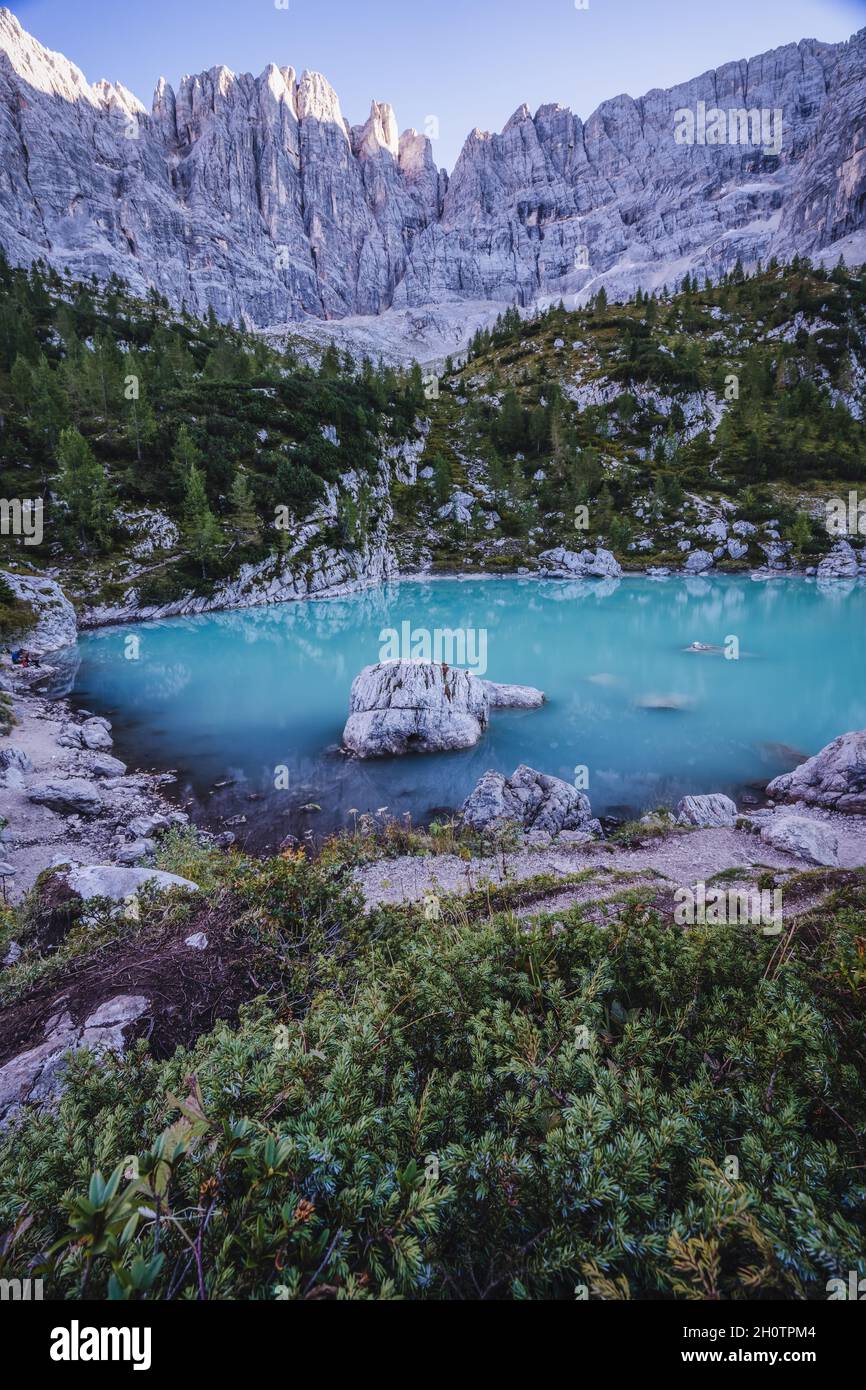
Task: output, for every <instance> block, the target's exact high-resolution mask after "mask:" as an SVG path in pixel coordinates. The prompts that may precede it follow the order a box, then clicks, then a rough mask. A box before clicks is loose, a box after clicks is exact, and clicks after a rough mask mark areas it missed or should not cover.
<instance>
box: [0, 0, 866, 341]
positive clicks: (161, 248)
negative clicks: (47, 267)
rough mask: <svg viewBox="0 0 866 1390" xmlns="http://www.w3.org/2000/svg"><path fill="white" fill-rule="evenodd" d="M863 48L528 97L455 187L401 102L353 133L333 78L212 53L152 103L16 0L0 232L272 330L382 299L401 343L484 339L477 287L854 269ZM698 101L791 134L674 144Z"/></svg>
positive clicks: (11, 240)
mask: <svg viewBox="0 0 866 1390" xmlns="http://www.w3.org/2000/svg"><path fill="white" fill-rule="evenodd" d="M864 50H866V31H861V33H859V34H857V35H855V36H854V37H853V38H852V39H851V40H850V41H849V42H848V43H842V44H823V43H820V42H817V41H816V40H813V39H805V40H803V41H802V42H800V43H799V44H788V45H786V46H785V47H782V48H779V49H776V50H774V51H772V52H770V53H766V54H763V55H761V56H759V57H757V58H753V59H751V60H750V61H744V60H743V61H736V62H731V63H727V64H725V65H724V66H723V67H721V68H719V69H717V70H715V71H708V72H705V73H703V74H702V75H701V76H700V77H696V78H694V79H692V80H691V81H689V82H684V83H682V84H680V85H679V86H677V87H674V88H672V89H670V90H667V91H663V90H660V89H654V90H653V91H650V92H648V93H647V94H646V95H645V96H643V97H638V98H633V97H630V96H618V97H615V98H614V99H613V100H610V101H606V102H604V103H603V104H602V105H601V106H600V107H599V108H598V110H597V111H595V112H594V113H593V114H592V115H591V116H590V117H589V118H588V119H587V120H586V121H585V122H584V121H583V120H581V119H580V118H579V117H578V116H575V115H574V114H573V113H572V112H571V111H569V110H567V109H566V108H564V107H561V106H557V105H545V106H541V107H540V108H539V109H538V110H537V111H536V112H535V114H534V115H533V114H532V113H531V112H530V111H529V109H528V108H527V107H526V106H519V107H518V108H517V110H516V111H515V112H514V114H513V116H512V117H511V119H510V120H509V121H508V122H507V124H506V125H505V127H504V129H503V130H502V132H501V133H500V134H489V133H487V132H482V131H480V130H474V131H472V133H471V134H470V135H469V137H468V138H467V140H466V143H465V145H464V147H463V151H462V153H461V155H460V157H459V159H458V161H457V164H456V166H455V169H454V172H453V174H452V176H451V178H450V179H449V178H447V177H446V176H445V174H444V173H443V172H440V171H438V170H437V169H436V167H435V164H434V158H433V147H432V145H431V143H430V141H429V140H428V139H427V137H426V136H424V135H419V134H418V133H417V132H416V131H414V130H409V131H405V132H404V133H403V134H402V135H398V133H397V124H396V120H395V117H394V113H393V111H392V109H391V108H390V107H389V106H388V105H387V104H386V103H380V102H373V103H372V106H371V110H370V115H369V118H368V119H367V121H366V122H364V123H363V124H362V125H359V126H355V127H350V126H349V125H348V124H347V122H346V120H345V118H344V116H343V114H342V111H341V109H340V103H339V100H338V98H337V94H336V93H335V92H334V90H333V89H332V88H331V86H330V85H329V84H328V82H327V81H326V80H325V78H324V77H322V76H321V75H320V74H319V73H315V72H304V73H302V74H301V76H300V77H298V76H297V74H296V73H295V71H294V69H293V68H290V67H278V66H276V65H274V64H271V65H269V66H268V67H267V68H265V70H264V71H263V72H262V73H261V74H260V75H259V76H258V77H253V76H250V75H249V74H235V73H233V72H231V71H230V70H229V69H228V68H226V67H213V68H211V69H210V70H209V71H207V72H202V73H199V74H197V75H195V76H190V77H185V78H184V79H183V80H182V82H181V84H180V86H179V87H178V89H177V91H175V90H173V89H172V87H170V86H169V85H168V83H166V82H165V81H164V80H162V79H161V80H160V82H159V83H158V85H157V88H156V92H155V94H154V98H153V104H152V108H151V111H150V112H149V113H148V112H147V111H146V109H145V108H144V106H143V105H142V104H141V102H139V101H138V100H137V98H135V97H134V96H132V94H131V93H130V92H128V91H127V90H126V89H125V88H124V87H122V86H121V85H120V84H111V83H107V82H101V83H97V84H95V85H93V86H91V85H89V84H88V82H87V81H86V79H85V77H84V75H83V74H82V73H81V72H80V71H79V69H78V68H76V67H75V66H74V64H72V63H70V62H69V61H68V60H67V59H65V58H63V57H62V56H61V55H59V54H53V53H50V52H49V51H48V50H47V49H45V48H43V46H42V45H41V44H39V43H38V42H37V41H36V40H35V39H33V38H32V37H31V36H30V35H28V34H27V33H26V32H25V31H24V30H23V29H22V28H21V26H20V25H19V23H18V21H17V20H16V19H15V17H14V16H13V15H12V14H10V12H9V11H8V10H4V11H2V12H0V109H2V111H4V112H5V113H6V114H5V119H3V120H2V122H0V152H2V167H3V169H4V194H3V200H2V212H0V243H2V245H3V246H4V248H5V250H6V252H7V254H8V255H9V256H10V258H11V259H12V260H13V261H15V262H18V263H26V262H29V261H32V260H34V259H36V258H37V257H41V258H43V259H44V260H46V261H47V262H49V263H50V264H52V265H54V266H55V267H56V268H58V269H62V268H63V267H64V266H68V267H69V268H70V269H71V271H72V273H73V274H74V275H75V276H76V277H77V278H79V279H84V278H86V277H88V276H89V275H90V274H96V275H97V276H98V277H99V278H100V279H105V278H106V277H107V276H108V275H109V274H110V273H112V272H114V273H116V274H118V275H119V276H120V277H121V278H122V279H124V280H126V281H128V282H129V283H130V284H131V286H132V288H133V289H134V290H135V291H136V292H139V293H141V294H144V293H146V291H147V290H148V289H149V288H150V287H151V286H155V287H156V288H157V289H158V290H159V291H160V292H161V293H163V294H165V295H167V296H168V298H169V300H170V301H171V302H172V303H174V304H176V305H179V304H180V303H181V302H182V301H184V300H185V301H186V303H187V305H188V306H189V308H190V309H191V310H193V311H195V312H198V313H202V312H204V311H205V310H206V309H207V308H208V306H212V307H213V308H214V309H215V311H216V312H217V314H219V315H220V316H221V317H222V318H225V319H232V320H234V321H237V320H238V319H239V318H241V317H246V318H248V319H249V320H250V321H251V322H252V323H254V324H256V325H277V324H285V323H287V322H288V321H291V320H298V319H303V318H305V317H307V319H308V322H309V321H312V318H315V319H320V320H325V319H328V320H334V319H338V318H342V317H343V316H347V315H354V316H364V315H366V316H370V315H379V314H381V313H382V311H383V310H387V311H388V314H390V315H391V316H392V319H393V329H394V332H395V333H396V334H399V335H402V337H403V338H406V337H407V336H410V335H417V334H418V332H419V325H421V324H422V323H423V319H424V317H425V315H429V313H430V312H431V310H435V309H438V308H441V307H442V306H445V307H446V308H447V306H449V305H452V306H453V305H455V304H456V306H457V317H458V318H459V319H461V320H462V323H463V330H464V334H465V333H466V332H467V328H468V332H472V331H474V327H473V326H471V325H470V321H471V319H472V313H471V310H470V312H467V311H466V310H465V309H464V308H463V305H464V304H466V303H467V301H473V302H474V303H475V304H476V305H478V304H483V305H485V306H489V308H490V310H491V311H492V312H493V313H494V314H495V312H496V311H497V309H498V308H499V307H501V305H502V304H503V303H506V302H515V301H516V302H518V303H522V304H528V303H530V302H532V301H533V300H534V299H535V298H537V297H538V296H543V295H550V294H555V295H557V296H560V295H570V294H572V293H573V294H580V293H581V292H582V291H583V290H584V289H585V288H588V287H591V289H592V292H594V291H595V290H596V289H597V288H599V286H600V285H602V284H603V285H604V286H605V288H606V289H607V292H608V294H609V295H616V294H619V293H621V292H631V291H632V290H633V289H634V288H635V287H636V286H637V285H642V286H643V287H644V288H647V287H650V286H656V285H659V284H661V283H662V282H663V281H664V280H667V282H668V283H671V282H672V281H673V280H674V279H677V278H679V277H681V276H682V275H684V274H685V273H686V272H687V271H688V272H695V271H698V272H700V271H711V272H712V273H713V275H714V277H715V276H717V275H718V273H719V272H720V271H725V270H729V269H730V268H731V267H732V266H733V265H734V263H735V262H736V260H737V258H738V257H740V258H741V259H742V260H743V262H744V263H749V262H754V261H755V260H757V259H758V258H759V257H763V258H764V259H765V261H766V259H767V258H768V257H769V256H771V255H772V254H774V253H775V254H777V255H779V256H780V257H786V256H790V255H791V254H792V253H793V252H794V251H797V250H799V251H801V252H808V253H810V254H813V253H815V252H818V251H820V250H822V249H828V255H829V256H831V257H833V258H835V255H834V251H831V250H829V248H838V249H840V250H841V249H845V250H847V252H848V259H849V261H856V260H857V251H856V248H857V245H858V238H862V235H863V227H864V218H866V214H864V180H866V173H864V166H863V161H862V158H861V150H860V147H859V146H858V144H857V140H858V138H859V135H858V132H859V131H860V130H861V129H862V105H863V90H864V76H863V74H864V71H866V61H864ZM700 103H703V105H704V108H705V109H706V110H707V111H708V112H709V111H711V110H712V109H713V108H715V107H720V108H722V109H723V111H724V112H725V113H727V112H729V111H733V112H736V111H742V112H743V113H744V116H745V115H746V113H747V112H749V111H750V110H757V111H761V110H764V111H766V112H768V113H769V112H773V111H776V110H778V111H780V112H781V114H782V123H781V128H780V129H779V133H778V134H779V138H778V141H777V142H775V143H771V145H769V146H767V145H766V144H765V143H762V141H761V140H760V139H758V138H757V134H756V133H755V142H753V140H752V137H751V135H750V134H748V133H747V132H744V137H745V143H740V142H738V140H737V139H736V138H734V139H732V140H726V141H724V142H722V143H717V144H713V143H710V142H708V141H706V140H701V139H699V138H698V139H696V140H693V141H692V142H691V143H678V142H677V140H676V139H675V138H674V127H675V113H677V112H678V111H681V110H687V111H691V112H693V113H696V112H697V110H698V107H699V104H700ZM860 259H862V256H861V257H860ZM360 326H361V327H362V328H363V323H361V325H360ZM474 326H477V324H476V325H474ZM437 331H438V330H437Z"/></svg>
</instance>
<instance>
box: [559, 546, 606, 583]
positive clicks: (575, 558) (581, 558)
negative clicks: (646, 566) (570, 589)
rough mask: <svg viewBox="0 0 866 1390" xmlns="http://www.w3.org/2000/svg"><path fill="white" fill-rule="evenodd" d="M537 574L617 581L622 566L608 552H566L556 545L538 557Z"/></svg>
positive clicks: (600, 550) (600, 548) (599, 549)
mask: <svg viewBox="0 0 866 1390" xmlns="http://www.w3.org/2000/svg"><path fill="white" fill-rule="evenodd" d="M538 560H539V565H540V570H539V573H540V574H542V575H545V576H548V577H551V578H566V579H574V578H579V579H619V578H620V577H621V575H622V566H621V565H620V563H619V561H618V560H617V558H616V556H615V555H614V554H613V553H612V552H611V551H610V550H604V549H603V548H602V547H601V546H599V548H598V549H597V550H581V552H580V553H579V554H578V553H577V551H575V550H567V549H566V548H565V546H563V545H558V546H556V547H555V548H554V549H553V550H544V551H542V553H541V554H540V555H539V557H538Z"/></svg>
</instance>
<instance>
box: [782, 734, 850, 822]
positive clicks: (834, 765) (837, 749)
mask: <svg viewBox="0 0 866 1390" xmlns="http://www.w3.org/2000/svg"><path fill="white" fill-rule="evenodd" d="M767 795H768V796H771V797H772V798H773V800H774V801H805V802H806V803H807V804H808V805H811V806H823V807H825V808H826V809H827V810H832V811H845V812H847V813H849V814H850V813H852V812H854V813H860V814H866V729H856V730H854V731H852V732H851V733H847V734H840V735H839V736H838V738H834V739H833V741H832V743H828V744H827V745H826V747H824V748H822V749H821V750H820V752H818V753H816V754H815V756H814V757H812V758H807V760H806V762H804V763H801V764H800V766H799V767H795V768H794V770H793V772H783V773H782V775H781V776H780V777H774V778H773V780H772V782H770V784H769V786H768V787H767Z"/></svg>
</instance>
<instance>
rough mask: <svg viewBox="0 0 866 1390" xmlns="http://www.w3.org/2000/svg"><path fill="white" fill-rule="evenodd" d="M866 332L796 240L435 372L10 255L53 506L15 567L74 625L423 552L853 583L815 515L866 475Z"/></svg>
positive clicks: (4, 398) (541, 325)
mask: <svg viewBox="0 0 866 1390" xmlns="http://www.w3.org/2000/svg"><path fill="white" fill-rule="evenodd" d="M864 341H866V281H864V276H863V272H862V270H848V269H847V268H846V267H845V266H844V265H841V264H840V265H838V266H837V267H836V268H835V269H834V270H832V271H830V272H828V271H826V270H824V269H822V268H820V267H818V268H814V267H813V266H812V265H811V264H810V263H809V262H808V261H807V260H805V259H803V258H796V259H795V260H794V261H793V262H792V263H791V264H790V265H789V266H780V265H779V264H778V263H776V262H775V261H771V262H770V263H769V265H768V266H767V267H766V268H764V269H762V270H760V272H758V273H756V274H755V275H753V276H751V277H749V276H746V275H745V274H744V273H743V271H742V269H741V267H739V266H735V267H734V270H733V271H732V272H730V273H729V274H727V275H725V276H722V277H720V279H719V282H718V283H716V284H713V283H710V284H707V283H703V282H702V283H701V284H700V285H698V284H697V283H696V280H695V278H693V277H690V276H689V277H686V279H685V281H684V282H683V284H682V286H681V287H680V289H679V290H678V291H677V292H676V293H668V294H666V295H663V294H659V295H645V294H644V293H643V292H641V291H639V292H638V293H637V294H636V295H635V296H634V297H633V298H632V299H630V300H628V301H625V302H623V303H620V304H614V305H612V304H609V303H607V301H606V297H605V296H604V294H603V293H600V294H599V295H596V296H594V297H593V299H592V301H591V303H590V304H589V305H588V306H587V308H585V309H583V310H579V311H567V310H565V309H564V308H562V307H561V306H556V307H552V308H551V309H549V310H547V311H545V312H544V313H541V314H536V315H533V316H530V317H524V316H522V315H521V314H520V313H519V312H518V311H517V310H516V309H512V310H510V311H508V312H507V313H506V314H505V315H504V316H502V318H501V319H500V320H499V321H498V322H497V323H496V324H495V326H494V327H493V328H492V329H491V330H483V331H480V332H478V333H477V334H476V336H475V338H474V339H473V340H472V343H471V344H470V349H469V354H468V360H467V361H465V362H464V363H463V365H462V366H457V365H455V364H454V363H453V362H451V361H448V362H446V364H445V366H444V367H443V369H442V372H441V375H440V376H439V377H434V376H432V375H431V374H428V375H427V376H426V377H422V374H421V372H420V370H419V369H418V368H417V367H415V368H414V369H413V370H412V371H402V370H401V371H398V370H394V369H391V368H388V367H378V368H374V367H373V366H372V365H371V364H370V363H369V361H366V360H365V361H363V362H361V363H358V362H355V361H354V360H353V359H351V358H350V357H348V356H347V355H346V354H339V353H337V351H336V350H335V349H334V348H332V347H331V348H328V349H326V350H325V351H324V352H320V354H319V356H318V362H317V364H316V365H310V364H309V363H307V364H305V362H304V360H302V358H301V357H300V356H299V355H298V354H297V353H296V352H294V351H293V350H292V349H291V348H290V349H288V350H277V349H275V348H271V347H269V346H267V345H266V343H265V342H264V340H263V339H262V337H261V336H259V335H255V334H250V333H244V332H241V331H239V330H235V329H231V328H227V327H224V326H221V325H220V324H219V323H218V322H217V321H216V318H215V317H214V316H211V317H210V318H209V319H207V320H204V321H202V320H200V319H194V318H192V317H191V316H189V315H186V314H175V313H172V312H171V310H170V309H169V308H168V306H167V305H166V304H165V303H164V302H161V301H160V300H159V299H158V298H157V297H156V296H154V295H151V296H150V298H149V299H148V301H146V302H142V301H140V300H137V299H135V298H134V297H133V296H131V295H130V294H129V293H128V291H127V290H125V289H124V288H123V287H122V286H121V285H120V284H119V283H117V282H111V283H109V284H108V285H107V286H105V287H104V288H100V287H99V286H97V285H95V284H93V283H90V282H87V283H84V284H83V283H81V282H75V281H68V280H65V279H63V278H62V277H59V276H57V275H55V274H54V273H52V272H44V273H43V272H40V271H39V270H38V269H34V270H32V271H31V272H30V273H29V274H25V272H24V271H21V270H13V269H11V268H10V267H9V266H8V265H5V264H3V263H0V411H2V414H3V419H4V424H5V435H4V441H3V491H4V494H5V495H6V496H7V498H8V497H12V498H14V497H18V498H19V499H27V498H30V499H31V500H33V501H34V502H36V501H38V502H39V503H40V504H41V506H42V508H43V511H42V540H41V543H39V544H36V543H35V539H36V538H35V537H33V538H31V539H28V538H26V537H25V536H21V535H19V536H14V535H12V536H4V537H3V538H2V540H0V566H2V565H5V566H6V567H7V568H8V570H9V573H10V575H12V576H13V577H14V573H15V572H17V575H18V579H17V580H16V583H17V585H18V588H19V590H20V592H18V594H17V598H18V601H19V602H21V603H25V604H26V602H27V601H28V594H27V593H25V592H24V591H23V589H22V588H21V584H22V582H23V579H26V577H27V576H28V575H31V576H33V575H37V576H38V575H39V574H43V573H45V572H46V570H47V571H49V572H50V573H51V574H53V575H54V576H55V577H59V578H60V579H61V581H62V584H63V587H64V588H65V589H66V590H67V592H68V593H69V595H70V596H71V597H72V598H73V600H74V602H75V603H76V606H77V608H78V610H79V620H80V621H82V622H84V623H100V622H107V621H112V620H116V619H131V618H135V617H136V616H138V615H143V616H155V615H157V614H169V613H193V612H202V611H205V610H207V609H216V608H234V607H248V606H252V605H256V604H261V603H270V602H278V601H281V600H286V599H293V598H300V597H304V596H307V595H310V594H323V593H336V592H341V591H347V590H350V589H353V588H357V587H358V586H359V585H366V584H370V583H377V582H379V581H381V580H382V579H384V578H388V577H391V576H394V575H396V574H397V573H399V572H401V571H402V572H407V571H408V572H411V571H416V570H431V569H432V570H436V569H439V570H447V571H459V570H467V569H470V570H471V569H479V568H484V569H486V570H491V571H497V570H517V571H524V572H525V571H527V570H530V571H535V570H542V571H543V570H547V571H549V572H555V573H564V574H568V575H572V574H573V575H579V574H586V573H589V574H593V575H597V576H598V575H601V576H602V577H604V576H608V577H615V576H616V575H618V574H619V573H620V571H621V569H623V568H625V569H630V568H631V569H644V570H645V569H650V570H665V569H668V570H670V569H677V570H679V569H684V570H685V571H686V572H692V573H702V572H705V571H707V570H709V569H713V568H717V569H718V568H720V569H728V570H736V569H746V570H753V571H754V570H757V571H760V572H763V573H768V574H770V573H774V572H778V571H781V570H784V569H786V568H791V567H796V568H799V569H805V570H807V571H809V570H811V571H817V572H818V574H819V576H823V575H825V574H826V575H830V576H836V577H847V578H849V579H854V578H855V577H856V576H857V575H858V573H861V572H863V570H864V565H866V555H864V552H863V548H862V547H863V541H864V534H863V531H864V526H860V525H859V521H858V518H857V517H855V523H854V526H853V527H852V526H851V525H850V518H846V530H845V531H844V532H841V533H839V534H837V535H835V536H834V535H833V534H831V533H830V532H829V531H828V525H827V523H828V517H829V512H828V507H829V505H830V504H831V502H832V501H833V499H836V502H837V503H838V502H839V501H840V500H841V501H842V502H844V503H845V505H846V510H847V503H848V499H849V496H850V494H851V493H852V492H853V493H854V494H856V492H857V488H858V487H859V488H860V490H861V492H862V489H863V479H864V470H866V463H864V460H866V432H864V413H863V412H864V387H866V351H864ZM22 577H23V578H22ZM25 587H26V586H25ZM31 597H32V595H31ZM37 597H38V596H37ZM38 606H40V605H39V604H38V603H37V607H38ZM4 611H5V610H4V609H3V606H2V602H0V630H2V629H3V628H4V622H5V624H6V626H7V627H8V626H10V624H12V618H13V617H14V615H9V616H8V621H6V620H4V617H3V614H4Z"/></svg>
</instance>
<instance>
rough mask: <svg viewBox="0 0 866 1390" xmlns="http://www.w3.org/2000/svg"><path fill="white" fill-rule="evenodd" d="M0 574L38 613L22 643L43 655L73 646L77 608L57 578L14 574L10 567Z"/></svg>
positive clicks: (15, 592) (75, 633)
mask: <svg viewBox="0 0 866 1390" xmlns="http://www.w3.org/2000/svg"><path fill="white" fill-rule="evenodd" d="M0 578H3V579H5V580H6V583H7V584H8V585H9V586H10V588H11V589H12V591H13V593H14V594H15V596H16V598H19V599H21V600H22V601H23V602H24V603H27V604H29V605H30V607H31V608H32V609H33V611H34V613H35V614H36V625H35V626H34V627H32V628H31V629H30V630H29V631H28V632H27V633H26V634H25V637H24V641H23V643H22V645H23V646H25V647H26V648H27V650H28V651H29V652H35V653H36V654H37V655H40V656H41V655H44V654H45V653H46V652H55V651H59V650H60V648H61V647H71V646H72V644H73V643H74V642H75V641H76V639H77V636H78V624H77V622H76V619H75V609H74V608H73V607H72V604H71V603H70V602H69V599H68V598H67V597H66V595H65V594H64V592H63V590H62V589H61V587H60V585H59V584H57V583H56V582H55V580H53V579H45V578H42V577H41V576H39V575H24V574H13V573H12V571H11V570H2V571H0Z"/></svg>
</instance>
